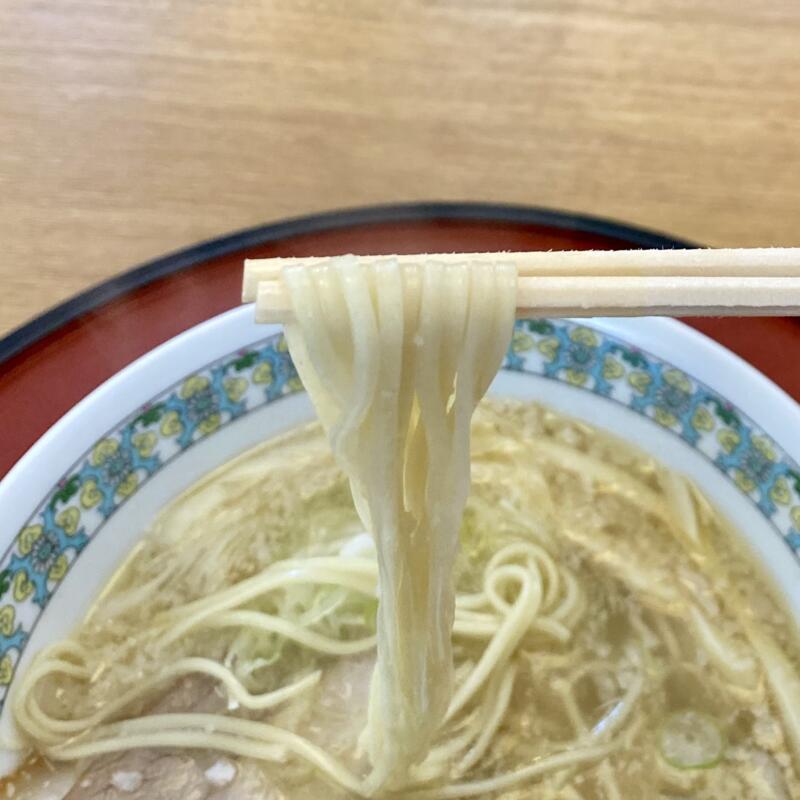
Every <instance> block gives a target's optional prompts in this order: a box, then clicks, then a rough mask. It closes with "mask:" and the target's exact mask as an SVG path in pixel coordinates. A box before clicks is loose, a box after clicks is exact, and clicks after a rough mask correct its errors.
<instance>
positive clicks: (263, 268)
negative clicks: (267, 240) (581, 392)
mask: <svg viewBox="0 0 800 800" xmlns="http://www.w3.org/2000/svg"><path fill="white" fill-rule="evenodd" d="M359 258H360V259H361V260H363V261H365V262H369V261H373V260H380V259H385V258H389V256H359ZM393 258H397V259H398V261H399V262H400V263H401V264H404V263H405V264H410V263H421V262H429V263H431V265H432V267H434V268H435V265H436V264H437V263H439V264H447V263H460V262H469V263H471V264H481V263H485V264H494V263H498V262H509V261H511V262H513V263H514V264H515V265H516V267H517V273H518V279H517V316H520V317H525V316H545V317H547V316H553V317H554V316H578V317H586V316H690V315H691V316H766V315H800V248H758V249H740V250H703V249H696V250H623V251H597V250H591V251H569V252H531V253H468V254H464V253H439V254H417V255H405V256H393ZM327 260H328V259H327V258H321V257H313V258H303V259H300V258H297V259H295V258H281V259H256V260H250V261H248V262H246V263H245V277H244V286H243V292H242V294H243V298H244V299H245V300H250V299H255V300H256V320H257V321H259V322H285V321H288V320H290V319H291V318H292V316H293V315H292V307H291V302H290V298H289V295H288V292H287V291H286V288H285V286H284V283H283V280H282V278H281V274H282V270H283V269H284V267H286V266H289V265H306V266H313V265H315V264H319V263H321V262H323V261H327Z"/></svg>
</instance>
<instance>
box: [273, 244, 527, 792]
mask: <svg viewBox="0 0 800 800" xmlns="http://www.w3.org/2000/svg"><path fill="white" fill-rule="evenodd" d="M283 277H284V281H285V284H286V287H287V289H288V292H289V295H290V298H291V303H292V307H293V309H294V311H295V314H294V321H293V322H291V323H290V324H289V325H287V328H286V336H287V340H288V342H289V349H290V351H291V353H292V357H293V359H294V362H295V364H296V366H297V370H298V372H299V374H300V377H301V379H302V380H303V382H304V384H305V386H306V388H307V390H308V391H309V394H310V395H311V398H312V400H313V402H314V404H315V406H316V408H317V412H318V414H319V417H320V419H321V420H322V422H323V425H324V426H325V428H326V430H327V431H328V435H329V438H330V441H331V445H332V447H333V450H334V454H335V456H336V458H337V459H338V460H339V462H340V464H341V465H342V467H343V468H344V470H345V472H346V473H347V475H348V477H349V479H350V484H351V487H352V491H353V498H354V501H355V505H356V508H357V510H358V512H359V515H360V516H361V519H362V521H363V523H364V525H365V527H367V529H368V530H370V531H371V533H372V534H373V536H374V538H375V542H376V548H377V554H378V567H379V596H380V606H379V610H378V631H377V632H378V661H377V666H376V670H375V674H374V676H373V685H372V692H371V699H370V708H369V722H368V729H369V736H368V750H369V754H370V758H371V761H372V766H373V772H372V775H371V776H370V778H369V780H368V784H369V788H370V790H371V791H375V790H377V789H378V788H380V787H383V786H391V785H393V784H395V785H400V784H402V783H403V782H405V781H406V780H407V776H408V772H409V770H410V768H411V767H412V765H413V764H414V763H415V762H417V761H419V760H420V759H421V758H422V757H424V755H425V753H426V752H427V751H428V749H429V747H430V744H431V742H432V740H433V737H434V735H435V733H436V731H437V729H438V728H439V726H440V724H441V722H442V720H443V719H444V717H445V714H446V713H447V710H448V707H449V705H450V700H451V693H452V645H451V632H452V627H453V618H454V608H455V605H454V602H455V601H454V588H453V582H452V569H453V564H454V561H455V557H456V552H457V547H458V530H459V525H460V521H461V515H462V512H463V509H464V504H465V502H466V499H467V494H468V491H469V424H470V419H471V417H472V413H473V411H474V410H475V407H476V405H477V403H478V401H479V400H480V398H481V397H482V396H483V394H484V393H485V391H486V389H487V388H488V386H489V383H490V382H491V380H492V378H493V377H494V375H495V373H496V372H497V369H498V368H499V366H500V363H501V360H502V357H503V354H504V353H505V351H506V348H507V347H508V343H509V340H510V337H511V330H512V326H513V319H514V307H515V293H516V270H515V269H514V268H513V267H512V266H509V265H504V264H495V265H492V266H491V267H489V268H487V267H486V266H481V268H479V269H475V268H472V267H469V266H467V265H466V264H458V263H455V264H452V263H451V264H447V265H415V264H409V265H407V266H403V267H400V265H399V264H398V262H397V260H396V259H395V260H386V261H381V260H375V261H371V262H369V263H364V262H361V261H359V260H358V259H357V258H355V257H344V258H340V259H331V260H330V261H324V262H321V263H319V264H318V265H315V266H313V267H310V268H309V267H296V268H292V267H287V268H286V269H285V270H284V273H283ZM334 286H335V288H333V287H334ZM334 293H335V294H336V295H337V296H338V297H340V299H341V301H342V302H340V303H338V304H334V303H331V302H326V301H327V300H329V299H330V298H331V297H332V296H333V294H334Z"/></svg>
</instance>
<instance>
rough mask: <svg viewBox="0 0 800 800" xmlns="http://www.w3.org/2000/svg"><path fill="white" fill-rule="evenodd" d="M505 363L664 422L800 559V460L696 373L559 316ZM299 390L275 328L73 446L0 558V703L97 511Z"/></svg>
mask: <svg viewBox="0 0 800 800" xmlns="http://www.w3.org/2000/svg"><path fill="white" fill-rule="evenodd" d="M504 368H505V369H509V370H515V371H522V372H526V373H531V374H535V375H542V376H545V377H547V378H551V379H554V380H558V381H564V382H566V383H568V384H571V385H573V386H576V387H581V388H583V389H585V390H588V391H591V392H594V393H595V394H599V395H602V396H604V397H607V398H609V399H611V400H614V401H616V402H618V403H621V404H623V405H625V406H627V407H629V408H631V409H633V410H634V411H636V412H638V413H640V414H642V415H644V416H646V417H649V418H651V419H653V420H654V421H655V422H656V423H657V424H659V425H661V426H663V427H664V428H667V429H669V430H671V431H673V432H674V433H675V434H677V435H678V436H680V437H681V438H682V439H684V440H685V441H686V442H687V443H688V444H690V445H691V446H692V447H694V448H696V449H697V450H698V451H700V452H702V453H703V454H705V455H706V456H707V457H708V458H709V459H711V460H712V461H713V462H714V463H715V464H716V465H717V467H718V468H719V469H720V470H721V471H722V472H724V473H725V474H726V475H727V476H729V478H730V479H731V480H732V481H734V482H735V484H736V485H737V486H738V488H739V489H740V490H741V491H742V492H743V493H745V494H746V495H748V496H749V497H750V498H751V499H752V500H753V502H754V503H755V504H756V505H757V506H758V508H759V509H760V510H761V512H762V513H763V514H764V516H765V517H767V519H769V520H770V522H772V524H773V525H774V527H775V528H776V530H777V531H778V532H779V533H780V535H781V536H782V537H783V538H784V540H785V542H786V544H787V545H788V547H789V548H790V549H791V551H792V552H793V553H794V555H795V557H796V558H798V559H799V560H800V468H798V466H797V465H796V464H795V463H794V462H792V461H791V460H790V459H789V458H788V457H787V456H786V454H785V453H783V452H782V451H781V449H780V448H779V447H778V445H777V444H776V443H775V442H773V441H772V440H771V439H770V438H769V437H768V436H766V435H765V434H764V433H763V432H762V431H760V430H759V429H758V428H757V427H756V426H755V424H754V423H753V422H752V421H751V420H749V419H748V418H747V417H745V416H744V415H743V414H742V413H741V412H740V411H738V410H737V409H736V408H734V407H733V406H731V405H730V404H729V403H728V402H727V401H726V400H724V399H723V398H721V397H720V396H719V395H717V394H715V393H714V392H713V391H712V390H711V389H709V388H708V387H707V386H705V385H704V384H702V383H700V382H699V381H697V380H695V379H694V378H692V377H690V376H689V375H686V374H685V373H683V372H681V371H680V370H678V369H676V368H674V367H672V366H671V365H669V364H667V363H665V362H663V361H661V360H659V359H657V358H655V357H654V356H652V355H649V354H647V353H644V352H641V351H639V350H636V349H635V348H633V347H631V346H630V345H628V344H626V343H624V342H622V341H620V340H618V339H615V338H613V337H611V336H607V335H605V334H603V333H600V332H599V331H597V330H595V329H593V328H591V327H590V326H588V325H578V324H576V323H573V322H568V321H566V320H521V321H519V322H518V323H517V324H516V327H515V330H514V337H513V340H512V343H511V347H510V349H509V352H508V355H507V358H506V361H505V364H504ZM300 390H302V385H301V383H300V380H299V379H298V377H297V373H296V371H295V369H294V366H293V364H292V361H291V358H290V357H289V353H288V351H287V348H286V343H285V340H284V339H283V337H282V336H280V335H275V336H272V337H270V338H268V339H265V340H263V341H261V342H257V343H255V344H253V345H251V346H250V347H248V348H247V349H246V350H242V351H239V352H237V353H235V354H232V355H230V356H227V357H225V358H223V359H220V360H218V361H215V362H213V363H212V364H209V365H208V366H206V367H205V368H203V369H201V370H198V371H197V372H196V373H194V374H192V375H190V376H188V377H185V378H183V379H182V380H181V381H180V382H179V383H176V384H175V385H173V386H172V387H170V388H169V389H167V390H166V391H164V392H162V393H161V394H160V395H158V396H157V397H155V398H153V400H152V401H151V402H150V403H148V404H147V405H145V406H144V407H142V408H140V409H138V410H137V411H136V412H135V413H134V414H132V415H131V416H130V417H128V418H127V419H125V420H123V421H122V422H121V423H120V424H119V425H118V426H117V427H116V428H115V429H114V430H112V431H110V432H109V433H107V434H106V435H105V436H103V437H102V438H101V439H100V440H99V441H98V442H96V443H95V445H94V446H93V447H92V449H91V450H90V451H89V452H87V453H85V454H84V456H83V457H82V458H81V459H80V460H79V461H78V462H77V463H76V464H75V465H74V466H73V468H72V469H71V470H70V471H69V472H68V473H67V475H65V476H64V477H63V478H62V480H60V481H59V483H58V485H57V486H56V487H54V488H53V490H52V491H51V492H50V494H49V495H48V496H47V498H46V499H45V500H44V502H43V503H42V504H41V505H40V507H39V508H38V509H37V510H36V512H35V513H34V514H33V515H32V516H31V518H30V519H29V521H28V523H27V524H26V525H25V527H24V528H23V529H22V530H21V531H20V532H19V533H18V535H17V537H16V539H15V540H14V542H13V544H12V546H11V547H10V548H9V550H8V551H7V552H6V553H5V555H4V556H3V557H2V560H0V708H2V700H3V699H4V698H5V694H6V691H7V687H8V685H9V683H10V682H11V679H12V677H13V675H14V670H15V667H16V664H17V662H18V661H19V658H20V656H21V654H22V651H23V649H24V647H25V643H26V642H27V640H28V638H29V637H30V634H31V632H32V631H33V629H34V627H35V625H36V623H37V621H38V619H39V617H40V616H41V613H42V611H43V610H44V609H45V607H46V606H47V604H48V603H49V602H50V600H51V599H52V598H53V595H54V593H55V592H56V590H57V588H58V586H59V584H60V582H61V581H62V580H63V578H64V576H65V575H66V574H67V572H68V571H69V569H70V567H71V565H72V564H73V563H74V562H75V560H76V559H77V558H78V556H79V555H80V553H81V551H82V550H83V549H84V547H86V545H87V544H88V542H89V541H90V540H91V539H92V538H93V537H94V536H96V535H97V533H98V532H99V531H100V529H101V528H102V527H103V524H104V523H105V521H106V520H107V519H108V518H109V517H110V516H111V515H112V514H113V513H114V512H115V511H116V510H117V509H118V508H119V507H120V506H121V505H122V504H123V503H124V502H125V500H126V499H127V498H128V497H130V496H131V495H132V494H133V493H134V492H136V491H137V489H138V488H139V487H140V486H142V484H143V483H144V482H146V481H147V480H148V479H149V478H150V477H151V476H152V475H153V474H155V473H156V472H157V471H158V470H159V469H160V468H161V467H162V466H164V464H166V463H168V462H169V461H171V460H172V459H173V458H175V457H176V456H178V455H180V454H181V453H183V452H184V451H186V450H187V449H188V448H190V447H191V446H192V444H194V443H195V442H197V441H198V440H200V439H203V438H206V437H208V436H211V435H213V434H214V433H215V432H216V431H218V430H219V429H220V428H222V427H224V426H225V425H226V424H228V423H230V422H232V421H233V420H235V419H237V418H239V417H241V416H242V415H244V414H246V413H248V412H250V411H253V410H255V409H257V408H259V407H262V406H264V405H266V404H268V403H271V402H272V401H274V400H276V399H278V398H280V397H284V396H286V395H288V394H292V393H294V392H297V391H300Z"/></svg>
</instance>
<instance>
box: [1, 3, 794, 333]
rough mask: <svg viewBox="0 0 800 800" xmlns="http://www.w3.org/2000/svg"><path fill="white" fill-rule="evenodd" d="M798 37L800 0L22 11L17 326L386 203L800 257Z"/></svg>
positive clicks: (9, 87)
mask: <svg viewBox="0 0 800 800" xmlns="http://www.w3.org/2000/svg"><path fill="white" fill-rule="evenodd" d="M495 6H501V7H502V10H497V9H496V8H495ZM798 41H800V3H798V2H797V0H760V2H758V3H753V2H745V0H662V1H661V2H659V3H655V2H652V1H651V0H544V1H543V2H534V1H533V0H530V1H523V0H505V2H495V1H494V0H493V1H492V2H489V0H439V1H438V2H437V1H436V0H428V1H427V2H425V1H424V0H394V1H392V0H385V2H384V1H381V2H368V1H367V0H347V2H334V0H329V1H328V2H324V1H323V0H297V1H296V2H287V1H277V0H263V1H262V2H257V0H226V2H217V1H216V0H215V1H214V2H212V1H211V0H59V1H58V2H57V3H56V2H50V0H4V2H2V3H0V245H2V251H1V252H2V255H0V289H1V291H0V333H2V332H5V331H7V330H8V329H10V328H11V327H13V326H15V325H17V324H19V323H20V322H22V321H23V320H25V319H26V318H28V317H30V316H31V315H33V314H35V313H38V312H39V311H41V310H43V309H44V308H45V307H46V306H48V305H50V304H52V303H54V302H56V301H58V300H60V299H63V298H64V297H66V296H68V295H70V294H73V293H74V292H76V291H78V290H79V289H82V288H84V287H86V286H88V285H90V284H92V283H95V282H97V281H99V280H101V279H104V278H106V277H108V276H110V275H111V274H113V273H115V272H118V271H120V270H122V269H125V268H126V267H128V266H130V265H132V264H134V263H137V262H139V261H142V260H143V259H146V258H150V257H153V256H156V255H159V254H161V253H163V252H165V251H168V250H171V249H174V248H177V247H180V246H183V245H186V244H189V243H192V242H195V241H197V240H199V239H203V238H207V237H209V236H213V235H216V234H219V233H223V232H225V231H229V230H231V229H235V228H239V227H243V226H246V225H252V224H257V223H260V222H264V221H267V220H271V219H276V218H280V217H283V216H286V215H295V214H302V213H305V212H309V211H316V210H322V209H327V208H332V207H339V206H352V205H360V204H365V203H374V202H386V201H401V200H416V199H469V200H502V201H511V202H522V203H535V204H539V205H548V206H554V207H557V208H565V209H570V210H577V211H588V212H594V213H600V214H605V215H608V216H611V217H616V218H618V219H622V220H628V221H631V222H635V223H639V224H643V225H647V226H651V227H654V228H658V229H661V230H664V231H667V232H670V233H674V234H677V235H680V236H684V237H687V238H690V239H694V240H696V241H699V242H703V243H706V244H712V245H724V246H741V245H751V246H760V245H797V244H800V145H799V144H798V143H799V142H800V92H798V88H797V86H798V84H797V76H798V75H800V46H798Z"/></svg>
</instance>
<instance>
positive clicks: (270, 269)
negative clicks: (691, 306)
mask: <svg viewBox="0 0 800 800" xmlns="http://www.w3.org/2000/svg"><path fill="white" fill-rule="evenodd" d="M389 257H390V256H359V259H361V260H363V261H375V260H381V259H385V258H389ZM391 257H393V258H396V259H397V260H398V262H399V263H401V264H403V263H419V262H422V261H436V262H440V263H444V264H447V263H461V262H467V261H468V262H469V263H496V262H497V261H505V262H509V261H510V262H513V263H514V264H515V265H516V267H517V273H518V275H519V276H520V277H532V276H542V277H545V276H559V275H564V276H581V275H608V276H612V275H613V276H621V277H625V276H633V277H635V276H642V277H657V276H663V277H673V276H675V277H678V276H686V277H689V276H695V277H748V276H750V277H775V278H778V277H800V247H760V248H741V249H702V248H698V249H692V250H678V249H676V250H567V251H535V252H522V253H517V252H502V253H423V254H413V255H398V256H391ZM327 260H329V258H328V257H327V256H326V257H319V256H311V257H305V258H261V259H248V260H246V261H245V264H244V281H243V286H242V300H243V301H244V302H251V301H253V300H255V299H256V290H257V286H258V284H259V283H261V282H262V281H267V280H275V279H277V278H279V277H280V274H281V271H282V270H283V268H284V267H286V266H288V265H290V264H306V265H308V266H313V265H314V264H319V263H320V262H323V261H327Z"/></svg>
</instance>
